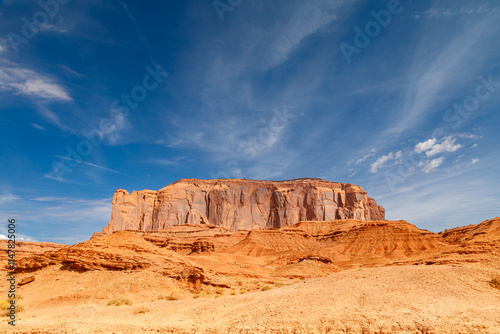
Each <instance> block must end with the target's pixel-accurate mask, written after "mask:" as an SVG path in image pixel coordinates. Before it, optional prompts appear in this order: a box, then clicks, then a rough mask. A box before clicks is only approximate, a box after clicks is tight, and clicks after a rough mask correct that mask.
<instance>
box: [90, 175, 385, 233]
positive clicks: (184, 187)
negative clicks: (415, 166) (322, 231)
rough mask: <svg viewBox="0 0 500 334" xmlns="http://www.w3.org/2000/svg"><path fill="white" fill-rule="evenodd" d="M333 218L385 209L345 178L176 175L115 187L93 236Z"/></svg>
mask: <svg viewBox="0 0 500 334" xmlns="http://www.w3.org/2000/svg"><path fill="white" fill-rule="evenodd" d="M338 219H341V220H343V219H356V220H383V219H385V210H384V208H383V207H381V206H379V205H377V203H376V202H375V200H374V199H372V198H370V197H368V196H367V194H366V191H364V190H363V188H361V187H360V186H357V185H353V184H350V183H338V182H330V181H324V180H321V179H313V178H303V179H295V180H288V181H255V180H247V179H214V180H197V179H182V180H179V181H177V182H175V183H172V184H170V185H168V186H166V187H165V188H163V189H160V190H158V191H154V190H142V191H133V192H132V193H128V192H127V191H126V190H123V189H119V190H117V191H116V192H115V195H114V197H113V209H112V214H111V221H110V222H109V224H108V226H106V227H104V228H103V230H102V232H101V233H97V232H96V233H95V234H94V236H101V235H108V234H111V233H113V232H115V231H120V230H138V231H158V230H161V229H164V228H168V227H171V226H174V225H180V224H211V225H215V226H220V227H224V228H226V229H228V230H230V231H238V230H252V229H264V228H282V227H285V226H289V225H293V224H296V223H298V222H299V221H329V220H338Z"/></svg>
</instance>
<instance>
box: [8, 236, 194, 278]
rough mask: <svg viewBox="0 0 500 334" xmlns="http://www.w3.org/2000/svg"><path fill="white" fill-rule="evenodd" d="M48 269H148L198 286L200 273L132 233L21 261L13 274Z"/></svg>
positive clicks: (104, 238)
mask: <svg viewBox="0 0 500 334" xmlns="http://www.w3.org/2000/svg"><path fill="white" fill-rule="evenodd" d="M50 265H63V266H64V267H65V268H70V269H73V270H77V271H95V270H113V271H122V270H142V269H148V268H149V269H151V270H154V271H157V272H160V273H162V274H163V275H165V276H169V277H173V278H177V279H186V280H188V281H189V282H190V283H193V284H194V285H196V286H199V285H200V284H201V283H203V279H204V275H203V269H202V268H200V267H198V266H196V265H194V264H193V263H191V262H190V261H189V260H187V259H186V258H184V257H183V256H182V255H180V254H177V253H176V252H173V251H171V250H168V249H162V248H159V247H157V246H155V245H153V244H151V243H150V242H147V241H146V240H144V239H143V238H142V237H141V236H139V235H136V234H134V233H131V232H124V231H120V232H117V233H113V234H112V235H109V236H105V237H103V238H97V239H94V240H89V241H86V242H82V243H79V244H76V245H74V246H71V247H68V248H63V249H60V250H56V251H48V252H45V253H41V254H35V255H32V256H28V257H25V258H22V259H21V260H20V261H19V262H18V263H17V267H16V270H17V271H18V272H21V273H22V272H34V271H37V270H40V269H43V268H44V267H47V266H50Z"/></svg>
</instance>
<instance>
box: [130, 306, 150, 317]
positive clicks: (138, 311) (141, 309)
mask: <svg viewBox="0 0 500 334" xmlns="http://www.w3.org/2000/svg"><path fill="white" fill-rule="evenodd" d="M149 311H151V310H150V309H148V308H147V307H144V306H142V307H141V308H138V309H137V310H134V314H135V315H137V314H142V313H147V312H149Z"/></svg>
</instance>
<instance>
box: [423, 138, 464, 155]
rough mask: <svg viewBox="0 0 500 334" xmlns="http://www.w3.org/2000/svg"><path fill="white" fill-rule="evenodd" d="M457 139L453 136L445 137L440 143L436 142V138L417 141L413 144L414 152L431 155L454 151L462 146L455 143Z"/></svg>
mask: <svg viewBox="0 0 500 334" xmlns="http://www.w3.org/2000/svg"><path fill="white" fill-rule="evenodd" d="M456 141H457V139H456V138H453V137H450V136H448V137H445V138H444V140H443V141H442V142H441V143H439V144H438V143H436V142H437V141H436V139H434V138H432V139H428V140H426V141H424V142H421V143H418V144H417V145H415V152H417V153H423V152H425V155H427V156H428V157H433V156H435V155H437V154H440V153H443V152H455V151H456V150H458V149H459V148H461V147H462V145H461V144H456Z"/></svg>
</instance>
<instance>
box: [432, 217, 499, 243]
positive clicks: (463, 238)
mask: <svg viewBox="0 0 500 334" xmlns="http://www.w3.org/2000/svg"><path fill="white" fill-rule="evenodd" d="M439 234H441V236H442V237H443V238H444V240H446V241H447V242H450V243H463V242H475V241H494V240H500V217H497V218H494V219H489V220H486V221H484V222H482V223H481V224H477V225H469V226H463V227H457V228H453V229H451V230H446V231H444V232H441V233H439Z"/></svg>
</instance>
